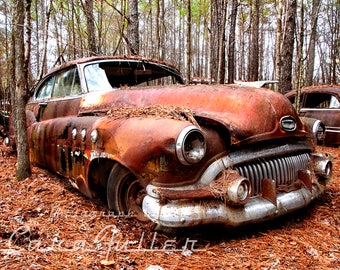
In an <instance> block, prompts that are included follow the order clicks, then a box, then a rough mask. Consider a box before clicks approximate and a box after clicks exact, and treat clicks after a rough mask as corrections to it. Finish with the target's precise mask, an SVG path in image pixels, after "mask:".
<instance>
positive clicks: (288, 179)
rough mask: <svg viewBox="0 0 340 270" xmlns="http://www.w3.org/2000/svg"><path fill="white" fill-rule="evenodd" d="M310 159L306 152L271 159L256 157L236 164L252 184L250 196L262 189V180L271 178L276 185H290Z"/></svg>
mask: <svg viewBox="0 0 340 270" xmlns="http://www.w3.org/2000/svg"><path fill="white" fill-rule="evenodd" d="M309 160H310V156H309V154H307V153H303V154H296V155H291V156H283V157H275V158H271V159H257V160H255V161H252V162H250V163H246V164H241V165H239V166H236V167H235V169H236V170H237V171H238V173H239V174H241V175H242V176H244V177H246V178H248V179H249V180H250V182H251V184H252V194H251V195H252V196H256V195H258V194H259V193H261V191H262V180H263V179H264V178H267V179H273V180H275V182H276V187H278V186H279V185H290V184H292V183H293V182H294V181H295V180H296V179H297V178H298V171H299V170H302V169H306V167H307V166H308V163H309Z"/></svg>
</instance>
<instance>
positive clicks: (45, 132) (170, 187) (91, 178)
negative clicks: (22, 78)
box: [7, 56, 332, 228]
mask: <svg viewBox="0 0 340 270" xmlns="http://www.w3.org/2000/svg"><path fill="white" fill-rule="evenodd" d="M26 116H27V130H28V140H29V145H30V159H31V162H32V163H33V164H35V165H39V166H42V167H45V168H47V169H48V170H50V171H52V172H56V173H58V174H60V175H62V176H64V177H66V178H68V179H69V180H70V182H71V183H72V185H73V186H75V187H76V188H77V189H78V190H80V191H81V192H82V193H83V194H85V195H86V196H88V197H90V198H93V197H100V198H102V199H104V200H105V201H106V202H107V205H108V209H109V210H110V211H112V212H113V213H117V214H122V213H129V214H130V215H133V216H134V217H136V218H138V219H141V220H151V221H152V222H154V223H156V224H158V225H159V226H160V227H168V228H174V227H176V228H178V227H188V226H195V225H200V224H212V223H214V224H216V223H220V224H224V225H226V226H233V227H235V226H240V225H243V224H248V223H255V222H263V221H265V220H269V219H272V218H276V217H278V216H281V215H284V214H287V213H289V212H292V211H294V210H297V209H300V208H303V207H306V206H307V205H309V204H310V203H311V202H312V201H313V199H315V198H317V197H318V196H319V195H320V194H322V193H323V192H324V190H325V187H326V184H327V182H328V181H329V179H330V178H331V172H332V162H331V160H330V159H329V158H328V156H327V155H325V154H322V153H319V152H316V150H315V144H314V143H313V138H312V137H313V135H312V133H311V131H310V129H309V128H308V127H307V126H306V125H305V124H304V123H303V122H302V121H301V120H300V118H299V116H298V115H297V113H296V111H295V109H294V108H293V106H292V104H291V103H290V102H289V100H288V99H287V98H285V97H284V96H283V95H281V94H278V93H276V92H274V91H272V90H269V89H255V88H252V87H245V86H238V85H200V84H197V85H189V84H185V82H184V80H183V78H182V76H181V74H180V72H179V71H178V70H177V69H176V68H175V67H173V66H171V65H169V64H167V63H164V62H161V61H156V60H153V59H147V58H142V57H113V56H111V57H109V56H107V57H91V58H83V59H78V60H74V61H70V62H68V63H66V64H63V65H61V66H59V67H57V68H55V69H54V70H52V71H51V72H49V73H48V74H46V75H45V76H44V78H42V80H41V81H40V82H39V83H38V84H37V86H36V87H35V90H34V94H33V95H32V97H31V98H30V100H29V101H28V103H27V107H26ZM7 141H8V142H12V143H15V137H13V136H12V137H11V138H9V140H7Z"/></svg>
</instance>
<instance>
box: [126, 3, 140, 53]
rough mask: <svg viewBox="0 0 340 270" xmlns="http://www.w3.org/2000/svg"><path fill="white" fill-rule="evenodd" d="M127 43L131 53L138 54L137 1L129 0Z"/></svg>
mask: <svg viewBox="0 0 340 270" xmlns="http://www.w3.org/2000/svg"><path fill="white" fill-rule="evenodd" d="M128 43H129V44H128V45H129V50H130V52H131V54H133V55H138V54H139V22H138V1H137V0H129V23H128Z"/></svg>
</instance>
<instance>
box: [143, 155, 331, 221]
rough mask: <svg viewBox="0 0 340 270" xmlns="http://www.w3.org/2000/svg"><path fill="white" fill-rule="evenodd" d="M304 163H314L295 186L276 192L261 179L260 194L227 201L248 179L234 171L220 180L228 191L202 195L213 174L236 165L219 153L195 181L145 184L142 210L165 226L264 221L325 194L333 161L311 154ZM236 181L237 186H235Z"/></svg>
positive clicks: (213, 179)
mask: <svg viewBox="0 0 340 270" xmlns="http://www.w3.org/2000/svg"><path fill="white" fill-rule="evenodd" d="M279 163H280V162H276V164H279ZM308 163H311V164H312V168H313V171H314V172H310V170H309V169H308V168H306V169H305V170H303V169H299V173H298V174H297V177H296V178H295V179H296V181H297V182H296V183H297V184H298V187H295V188H293V189H291V190H286V191H280V192H278V191H277V190H276V188H277V183H275V181H274V180H268V179H269V178H267V179H264V180H263V182H262V192H260V193H259V194H256V195H255V196H251V197H250V199H249V198H248V199H246V200H245V201H244V203H243V204H241V203H238V202H237V201H236V202H235V201H234V203H231V200H230V199H231V198H233V197H237V195H238V191H237V190H238V187H239V183H240V181H241V182H242V181H243V180H242V177H243V179H246V178H245V177H244V176H241V175H240V174H238V172H236V171H235V170H234V171H232V172H233V173H231V174H228V176H227V178H225V179H223V180H222V182H224V183H227V185H226V189H225V190H226V191H227V192H225V193H223V194H219V195H222V196H217V197H211V196H210V197H209V196H207V197H204V196H205V195H206V190H205V189H204V187H207V186H209V187H211V185H212V184H214V183H215V182H216V181H219V180H216V176H217V175H219V174H220V173H221V172H222V171H223V170H228V169H229V170H231V169H232V168H233V166H234V165H235V164H236V162H235V159H232V158H230V157H223V158H221V159H219V160H216V161H215V162H214V163H212V164H211V165H210V166H209V167H208V168H207V170H206V171H205V172H204V173H203V175H202V177H201V179H200V180H199V181H198V182H197V183H196V184H194V185H189V186H185V187H177V188H176V187H174V188H160V187H156V186H153V185H152V184H149V185H148V186H147V187H146V191H147V195H146V196H145V197H144V199H143V205H142V208H143V211H144V214H145V215H146V216H147V217H148V218H149V219H150V220H152V221H153V222H155V223H157V224H159V225H162V226H164V227H188V226H196V225H201V224H209V223H223V224H225V225H229V226H233V227H236V226H240V225H243V224H248V223H256V222H262V221H265V220H269V219H272V218H276V217H278V216H281V215H284V214H287V213H289V212H292V211H295V210H297V209H300V208H303V207H306V206H307V205H308V204H310V203H311V201H312V200H313V199H315V198H316V197H318V196H319V195H320V194H321V193H323V192H324V189H325V186H326V184H327V182H328V181H329V179H330V177H331V173H332V163H331V161H330V160H329V158H328V157H327V156H324V155H322V154H312V155H311V160H310V161H309V162H308ZM307 166H308V167H309V165H307ZM283 168H286V167H285V166H283ZM239 177H241V178H239ZM228 183H229V184H230V186H228V185H229V184H228ZM235 184H236V188H234V187H235V186H233V185H235ZM293 186H294V185H293ZM202 188H203V189H202ZM242 190H244V189H242ZM229 191H232V192H234V193H236V194H235V196H230V194H229V193H228V192H229ZM202 194H203V195H202ZM200 196H201V197H200ZM218 197H223V198H224V199H220V198H218Z"/></svg>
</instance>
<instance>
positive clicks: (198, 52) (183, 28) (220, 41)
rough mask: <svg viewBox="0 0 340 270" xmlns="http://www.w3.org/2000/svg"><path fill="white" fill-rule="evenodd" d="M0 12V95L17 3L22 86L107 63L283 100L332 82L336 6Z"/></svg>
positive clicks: (188, 1) (105, 5) (42, 2)
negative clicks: (176, 72) (270, 89)
mask: <svg viewBox="0 0 340 270" xmlns="http://www.w3.org/2000/svg"><path fill="white" fill-rule="evenodd" d="M0 3H1V4H0V40H1V44H0V53H1V65H0V75H1V76H0V80H1V83H0V92H1V93H2V95H5V94H6V92H8V91H10V89H11V88H13V86H11V84H12V83H13V71H11V63H13V62H14V60H13V59H15V58H14V57H15V51H14V50H13V48H14V46H13V45H14V42H15V40H16V39H17V38H18V36H17V35H13V34H14V33H15V31H14V28H15V26H16V25H17V24H18V23H19V22H18V21H17V20H18V16H17V15H15V14H16V10H17V7H16V6H17V5H18V4H19V5H21V4H23V5H24V7H25V21H24V25H23V27H24V32H23V33H24V39H25V45H26V56H25V57H26V60H27V61H28V62H27V71H28V83H29V87H31V86H32V84H33V83H34V82H35V81H36V80H37V79H38V78H39V77H41V76H42V74H44V73H45V72H47V71H48V70H49V69H50V68H51V67H52V66H54V65H56V64H58V63H60V62H63V61H67V60H72V59H75V58H78V57H84V56H90V55H115V54H139V55H142V56H145V57H152V58H157V59H160V60H165V61H168V62H170V63H172V64H174V65H176V66H177V67H178V68H179V69H180V70H181V71H182V73H183V74H184V75H185V77H186V78H187V81H189V80H191V79H192V78H200V79H201V78H204V79H207V80H209V81H210V82H217V83H232V82H233V81H234V80H245V81H256V80H278V81H279V84H278V87H279V88H278V90H279V91H280V92H283V93H285V92H287V91H288V90H290V89H295V88H300V87H301V86H306V85H312V84H331V83H333V84H336V83H338V81H339V74H340V67H339V64H340V63H339V62H340V60H339V46H340V39H339V35H340V34H339V32H340V30H339V29H340V26H339V17H340V1H339V0H325V1H321V0H299V1H297V0H276V1H273V0H229V1H228V0H212V1H208V0H148V1H137V0H119V1H118V0H117V1H112V0H97V1H96V0H72V1H70V0H54V1H50V0H25V1H18V0H17V1H14V0H11V1H7V0H6V1H5V0H1V1H0ZM28 46H29V47H28ZM29 48H30V50H29Z"/></svg>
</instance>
